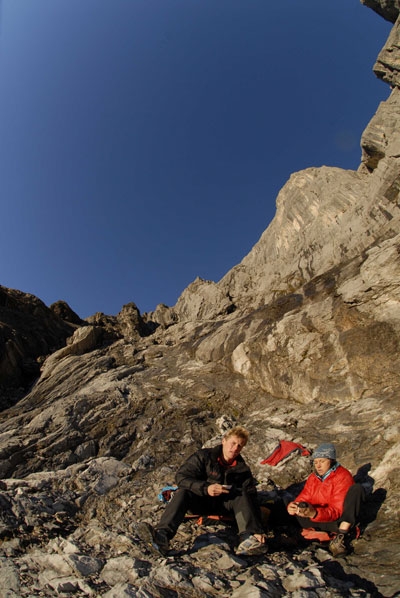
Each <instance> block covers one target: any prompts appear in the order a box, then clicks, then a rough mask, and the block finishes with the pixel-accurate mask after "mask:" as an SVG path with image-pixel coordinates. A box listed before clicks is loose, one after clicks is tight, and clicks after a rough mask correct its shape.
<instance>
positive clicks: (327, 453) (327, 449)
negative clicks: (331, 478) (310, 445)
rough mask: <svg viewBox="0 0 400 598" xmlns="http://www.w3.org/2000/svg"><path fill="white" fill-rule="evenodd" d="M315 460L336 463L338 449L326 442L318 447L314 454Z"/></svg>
mask: <svg viewBox="0 0 400 598" xmlns="http://www.w3.org/2000/svg"><path fill="white" fill-rule="evenodd" d="M312 458H313V459H333V460H335V461H336V449H335V446H334V445H333V444H332V443H330V442H324V443H323V444H320V445H319V446H317V448H316V449H315V451H314V452H313V454H312Z"/></svg>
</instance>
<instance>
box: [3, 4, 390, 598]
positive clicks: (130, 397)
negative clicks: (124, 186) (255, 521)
mask: <svg viewBox="0 0 400 598" xmlns="http://www.w3.org/2000/svg"><path fill="white" fill-rule="evenodd" d="M364 4H366V5H367V6H369V7H371V8H372V9H374V10H375V11H376V12H377V13H378V14H379V15H381V17H382V16H383V17H384V18H386V19H387V20H389V21H391V22H393V28H392V31H391V34H390V36H389V38H388V40H387V42H386V44H385V46H384V47H383V49H382V51H381V52H380V54H379V56H378V57H377V61H376V64H375V65H374V72H375V74H376V75H377V76H378V77H380V78H381V79H382V80H383V81H385V82H387V83H388V84H389V85H390V88H388V99H387V100H386V101H385V102H382V103H381V105H380V106H378V107H377V111H376V114H375V115H374V116H373V117H372V119H371V122H370V123H369V124H368V126H367V128H366V130H365V131H364V133H363V135H362V139H361V147H362V157H361V164H360V166H359V168H358V170H357V171H344V170H341V169H339V168H334V167H327V166H324V167H322V168H309V169H307V170H304V171H301V172H298V173H295V174H293V175H292V176H291V177H290V179H289V181H288V182H287V183H286V185H285V186H284V187H283V189H282V190H281V192H280V193H279V195H278V198H277V210H276V216H275V218H274V220H273V222H272V223H271V225H270V226H269V227H268V228H267V229H266V231H265V232H264V233H263V235H262V236H261V238H260V240H259V241H258V243H256V245H255V246H254V248H253V249H252V251H251V252H250V253H249V254H248V255H247V256H246V257H245V258H244V259H243V260H242V262H241V263H240V264H238V265H237V266H236V267H234V268H233V269H232V270H231V271H230V272H228V273H227V274H226V276H224V278H223V279H222V280H220V281H219V282H218V283H214V282H211V281H205V280H201V279H196V280H195V281H194V282H193V283H192V284H191V285H189V287H188V288H187V289H185V290H184V291H183V293H182V295H181V297H180V298H179V300H178V302H177V304H176V305H175V306H174V307H167V306H165V305H162V304H160V305H159V306H158V307H157V309H156V310H155V311H154V312H152V313H147V314H140V313H139V310H138V309H137V308H136V306H135V304H133V303H130V304H128V305H126V306H124V307H123V308H122V310H121V312H120V313H119V314H118V315H117V316H107V315H105V314H100V313H98V314H95V315H94V316H92V317H91V318H88V319H87V320H85V321H82V320H81V319H80V318H79V316H77V315H76V314H74V313H73V312H72V310H70V308H69V307H68V305H66V304H65V303H63V302H58V303H56V304H54V305H52V306H50V308H48V307H46V306H45V305H44V304H43V302H41V301H40V300H39V299H37V298H36V297H33V296H31V295H27V294H24V293H22V292H20V291H14V290H11V289H6V288H5V287H0V384H1V386H0V406H1V409H2V411H1V413H0V422H1V424H0V425H1V428H0V478H1V481H0V505H1V510H0V580H1V585H2V591H3V594H2V595H3V596H5V597H20V596H24V597H25V596H26V597H28V596H29V597H31V596H59V595H63V594H71V595H74V596H96V597H98V596H102V597H107V598H112V597H118V598H119V597H121V596H140V597H143V598H144V597H149V598H150V597H159V596H163V597H164V596H165V597H169V596H187V597H196V596H204V595H206V596H231V597H233V598H241V597H249V598H250V597H251V598H253V597H254V598H255V597H262V596H266V597H267V596H296V598H302V597H305V596H315V597H317V596H324V597H325V596H385V597H389V596H395V595H400V573H399V571H398V555H399V553H400V520H399V509H398V496H399V489H400V482H399V458H398V455H399V449H400V430H399V418H398V396H399V392H400V374H399V372H400V353H399V343H400V257H399V256H400V225H399V219H400V210H399V192H400V73H399V69H400V56H399V53H400V50H399V48H400V20H399V19H398V15H399V10H400V6H399V3H398V2H397V1H396V0H365V1H364ZM377 18H379V17H378V16H377ZM233 423H240V424H243V425H245V426H246V427H247V428H248V429H249V430H250V432H251V440H250V443H249V445H248V446H247V447H246V449H245V451H244V456H245V458H246V460H247V461H248V463H249V464H250V465H251V467H252V469H253V471H254V473H255V475H256V477H257V479H258V480H259V482H260V485H259V490H260V491H259V495H260V500H261V501H263V502H265V503H266V504H267V505H268V504H271V501H274V502H275V503H276V504H281V503H282V501H283V500H285V499H286V498H288V497H290V496H294V495H295V494H296V491H297V489H298V488H299V487H300V486H299V485H300V484H301V482H302V481H303V480H304V479H305V477H306V476H307V474H308V473H309V471H310V462H309V459H308V458H306V457H302V456H300V455H298V454H297V453H295V454H292V455H290V456H289V457H287V458H286V459H284V460H283V461H282V462H281V463H280V464H279V465H278V466H276V467H271V466H268V465H261V464H260V461H261V460H262V459H263V458H265V457H267V456H268V455H269V454H270V453H271V452H272V450H273V449H274V448H275V447H276V445H277V444H278V442H279V440H281V439H286V440H292V441H295V442H299V443H301V444H302V445H304V446H307V447H308V448H310V449H312V448H314V447H315V446H316V445H317V444H318V443H320V442H322V441H331V442H334V443H335V444H336V446H337V449H338V453H339V458H340V462H341V463H342V464H343V465H345V466H346V467H348V468H349V469H350V470H351V471H352V472H353V474H355V475H356V476H357V479H358V480H359V481H360V482H362V483H363V485H364V487H365V489H366V491H367V494H368V498H367V504H366V506H365V510H364V513H363V533H362V535H361V537H360V538H359V539H358V540H357V541H355V542H354V543H353V548H354V551H353V552H352V554H350V555H349V556H347V557H346V558H342V559H333V558H332V557H331V556H330V555H329V553H328V552H327V551H326V549H325V547H324V546H323V545H321V546H317V545H308V544H301V543H300V544H299V543H296V542H294V537H293V533H292V530H290V529H289V530H288V529H287V528H285V527H283V526H282V525H281V526H280V525H279V522H278V521H273V520H270V521H269V523H268V526H267V530H268V536H269V544H270V550H269V553H268V555H266V556H263V557H253V558H252V559H243V558H238V557H237V556H236V555H235V554H234V550H233V549H234V546H235V541H236V536H235V534H234V530H232V529H231V528H230V527H229V526H216V525H214V526H213V525H211V526H210V525H208V526H204V527H199V526H198V525H197V524H196V523H194V522H193V521H192V522H188V523H187V524H185V525H183V526H182V527H181V529H180V531H179V532H178V535H177V537H176V541H175V543H174V544H173V550H172V552H171V555H169V556H168V557H166V558H161V557H159V558H158V557H157V556H155V555H154V554H152V553H151V552H150V551H149V550H148V548H147V547H145V546H143V545H142V544H141V542H140V541H139V538H138V537H137V534H136V532H135V524H136V523H137V522H138V521H140V520H146V521H149V522H153V523H154V522H156V521H157V520H158V518H159V516H160V513H161V511H162V509H163V504H162V503H161V502H160V501H159V500H158V498H157V495H158V493H159V492H160V490H161V488H162V487H163V486H165V485H167V484H171V483H173V482H174V472H175V471H176V468H177V467H178V465H179V464H180V463H181V462H182V460H183V459H184V458H185V457H187V456H188V455H189V454H191V453H192V452H193V451H194V450H196V449H197V448H199V447H201V446H203V445H204V444H206V443H207V444H212V443H214V442H218V441H219V439H220V436H221V434H223V432H224V431H225V430H226V429H227V427H229V426H230V425H231V424H233Z"/></svg>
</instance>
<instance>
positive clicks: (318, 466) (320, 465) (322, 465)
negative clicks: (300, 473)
mask: <svg viewBox="0 0 400 598" xmlns="http://www.w3.org/2000/svg"><path fill="white" fill-rule="evenodd" d="M330 466H331V460H330V459H314V468H315V471H316V472H317V474H318V475H324V474H325V473H326V472H327V471H328V469H330Z"/></svg>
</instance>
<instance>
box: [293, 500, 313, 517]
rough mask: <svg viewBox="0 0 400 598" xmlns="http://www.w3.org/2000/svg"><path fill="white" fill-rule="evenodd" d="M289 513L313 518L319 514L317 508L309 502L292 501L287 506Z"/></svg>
mask: <svg viewBox="0 0 400 598" xmlns="http://www.w3.org/2000/svg"><path fill="white" fill-rule="evenodd" d="M287 511H288V513H289V515H298V516H299V517H307V518H308V519H313V518H314V517H315V516H316V514H317V509H316V508H315V507H313V506H312V505H309V504H308V503H298V502H295V501H293V502H290V503H289V504H288V506H287Z"/></svg>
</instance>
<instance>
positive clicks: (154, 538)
mask: <svg viewBox="0 0 400 598" xmlns="http://www.w3.org/2000/svg"><path fill="white" fill-rule="evenodd" d="M136 533H137V535H138V536H139V538H140V539H141V540H142V541H143V542H145V543H146V544H147V545H148V547H149V548H150V549H152V550H153V551H155V552H158V553H159V554H161V555H162V556H166V555H167V554H168V551H169V540H168V537H167V534H166V533H165V531H164V530H157V529H154V527H153V526H152V525H150V523H146V522H145V521H141V522H139V523H138V524H137V526H136Z"/></svg>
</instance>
